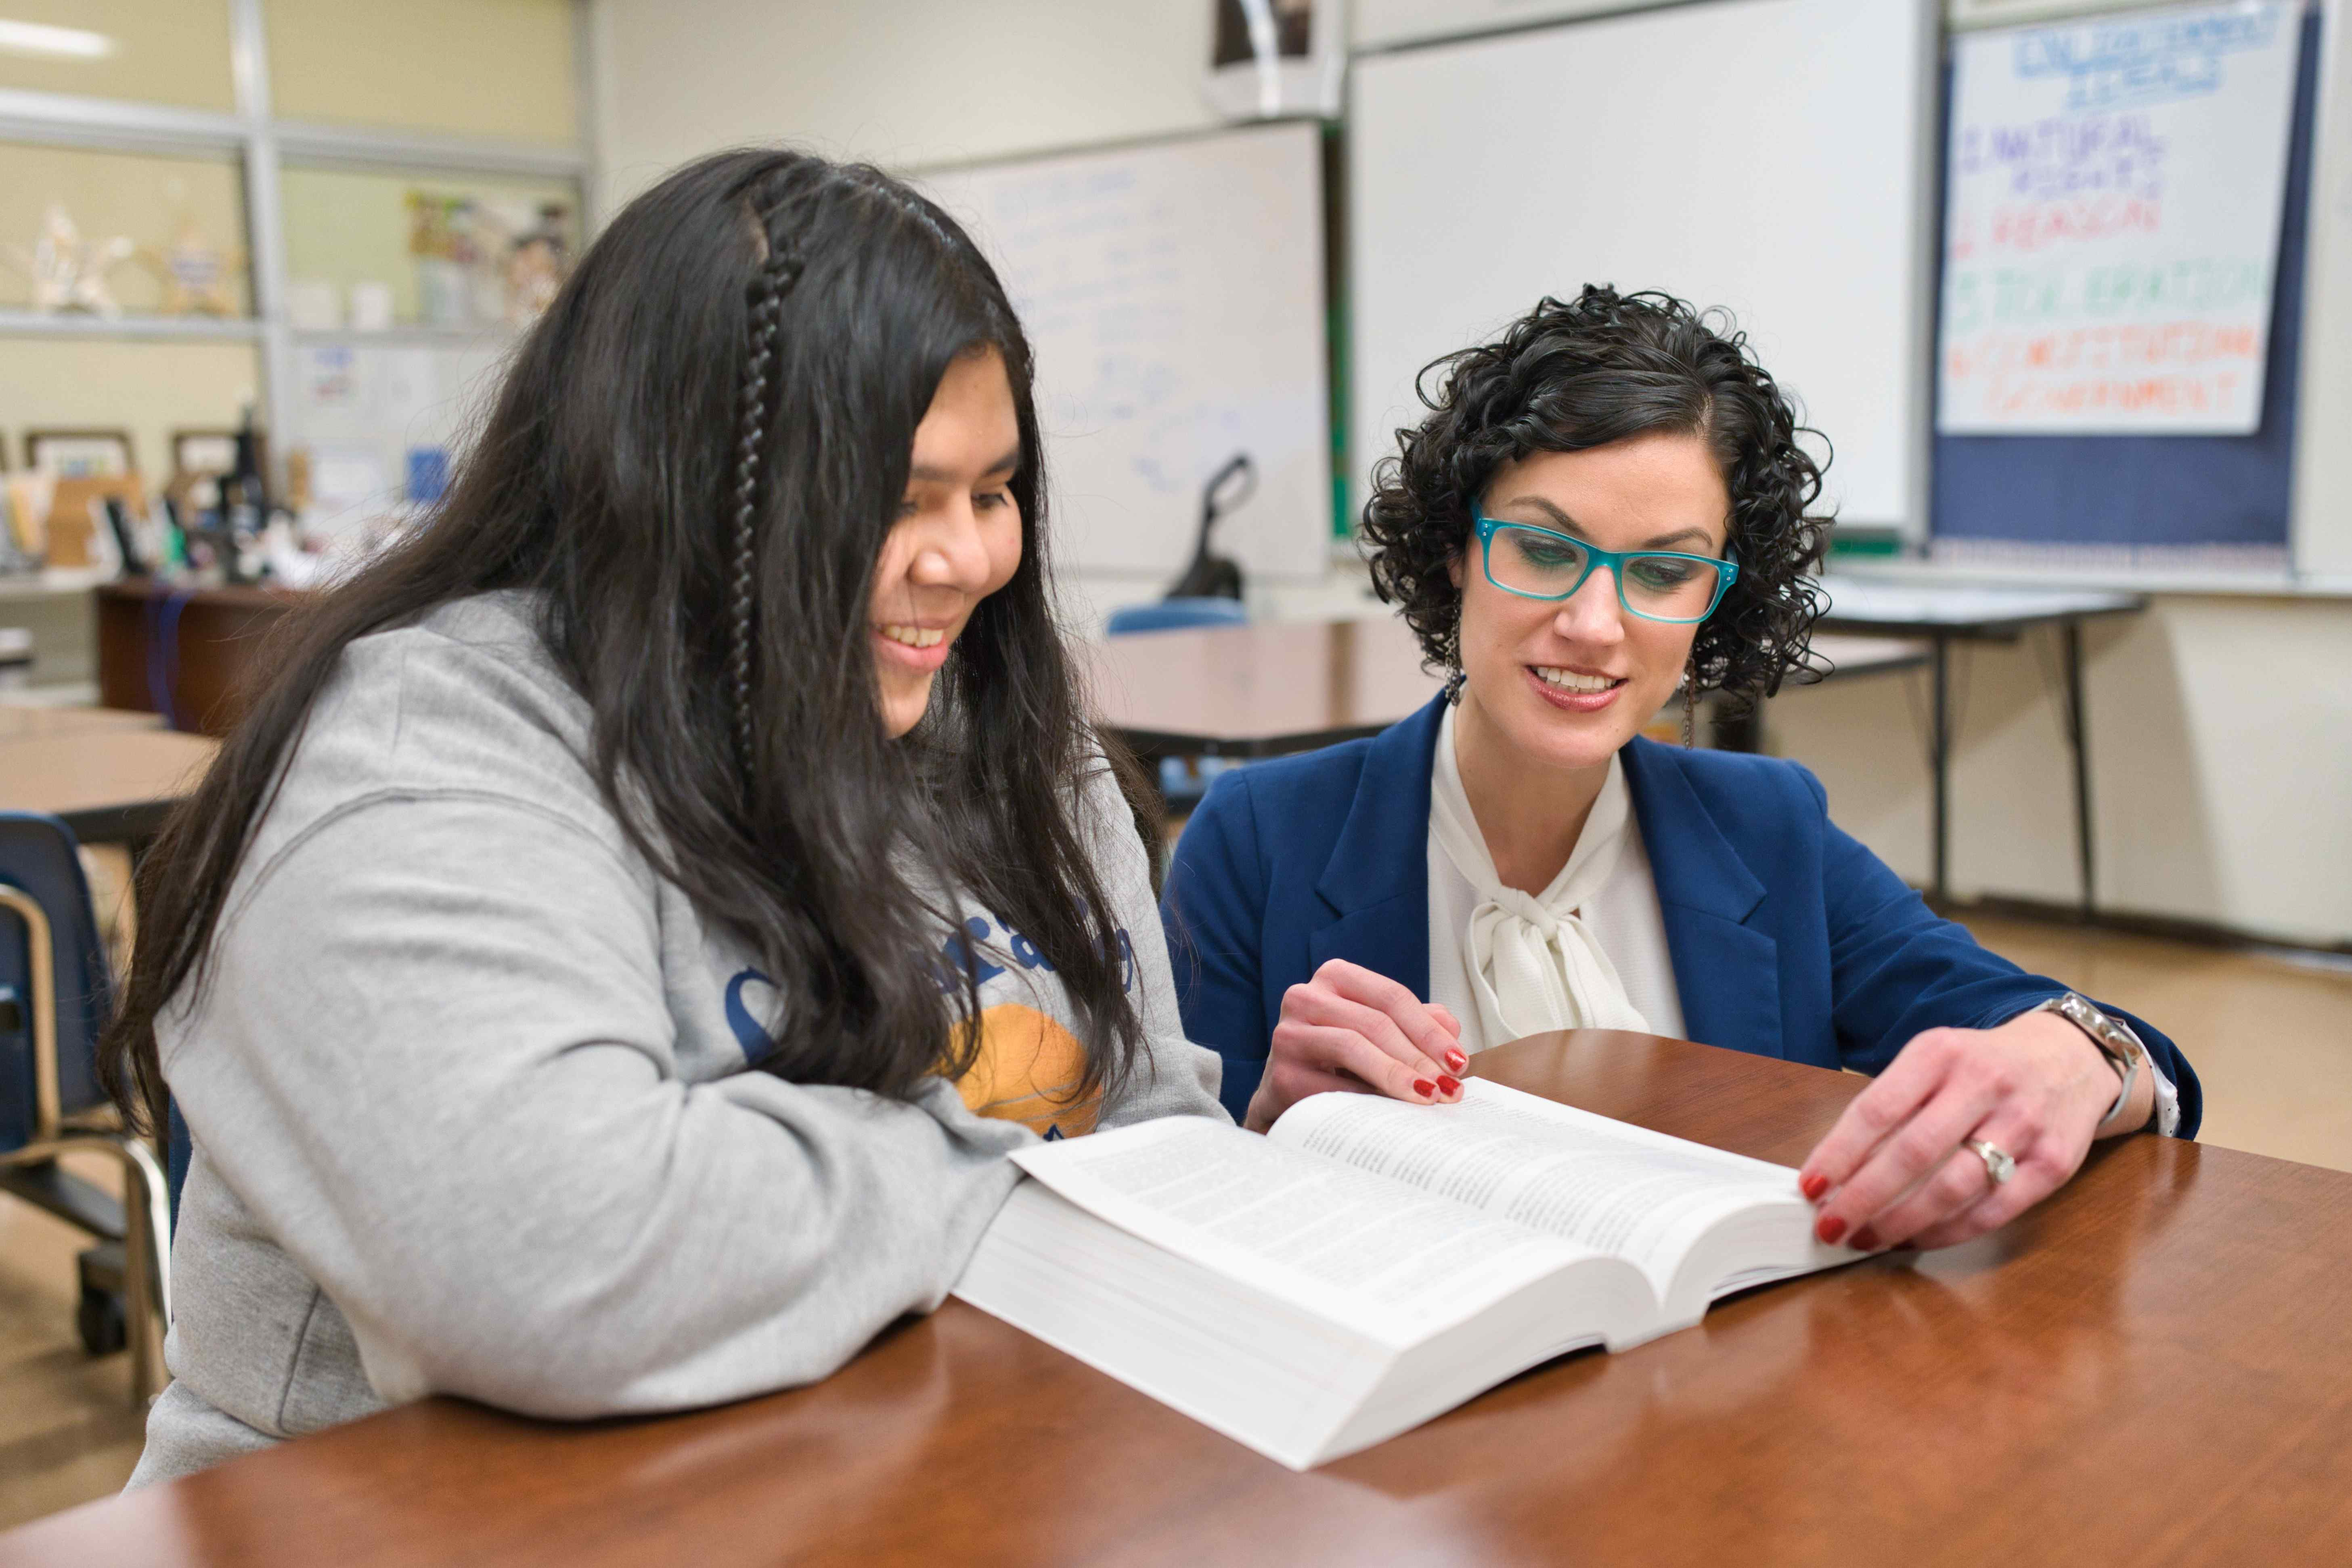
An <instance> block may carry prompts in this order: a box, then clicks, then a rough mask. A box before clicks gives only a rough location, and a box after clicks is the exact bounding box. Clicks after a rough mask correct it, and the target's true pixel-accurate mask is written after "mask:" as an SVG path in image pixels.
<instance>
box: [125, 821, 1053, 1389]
mask: <svg viewBox="0 0 2352 1568" xmlns="http://www.w3.org/2000/svg"><path fill="white" fill-rule="evenodd" d="M656 909H657V906H656V900H654V898H653V897H652V896H651V886H650V883H649V882H648V881H647V880H646V873H645V872H644V870H643V868H636V867H633V866H631V865H628V864H626V863H625V862H624V861H623V859H622V858H620V857H618V856H616V855H615V854H614V851H613V850H612V848H611V847H609V846H607V845H606V844H604V842H602V841H600V840H598V839H597V838H595V837H592V836H591V835H589V834H588V833H586V832H584V831H583V829H582V828H581V827H580V826H578V825H576V824H574V823H572V822H571V821H570V820H569V819H567V818H565V817H563V816H560V815H559V814H556V813H554V812H551V811H546V810H542V809H540V808H538V807H536V806H534V805H532V804H531V803H529V802H526V801H521V800H517V799H514V798H511V797H506V796H501V795H494V794H484V793H467V792H462V791H453V792H446V793H440V794H430V795H402V796H397V797H392V798H378V799H373V800H369V801H365V802H362V803H361V804H359V805H353V806H350V807H346V808H344V809H342V810H341V811H339V812H337V813H335V814H333V815H331V816H327V817H325V818H324V819H323V820H322V821H320V823H318V824H316V825H314V826H311V827H310V828H309V829H308V830H306V831H305V832H304V834H303V835H302V836H301V837H299V838H298V839H296V840H295V841H294V842H293V843H292V844H291V845H290V846H289V847H286V848H284V849H283V850H281V851H279V852H278V854H277V855H276V856H275V857H274V858H273V859H272V860H271V861H270V862H269V864H268V866H267V867H266V868H263V869H262V870H261V871H260V873H259V875H258V876H257V879H255V880H254V881H253V882H252V883H251V884H250V885H249V886H247V887H242V888H240V889H239V900H238V903H237V905H236V907H235V908H234V910H232V912H231V915H230V917H229V918H228V919H226V920H225V921H224V924H223V927H222V935H221V938H220V941H219V943H218V946H217V948H216V951H215V967H214V969H213V971H212V973H211V974H210V975H209V977H208V979H207V982H206V984H205V987H204V988H203V991H202V993H201V994H200V995H198V996H197V997H196V999H195V1002H194V1014H193V1015H192V1016H190V1018H189V1019H188V1023H187V1026H186V1027H185V1028H184V1029H180V1030H176V1031H175V1035H176V1037H177V1038H178V1040H179V1042H180V1044H179V1047H178V1048H177V1049H176V1050H175V1051H174V1052H173V1055H172V1056H171V1058H169V1059H168V1060H167V1061H166V1062H165V1063H164V1068H165V1075H166V1078H167V1079H168V1080H169V1082H170V1085H171V1088H172V1091H173V1095H174V1096H175V1097H176V1099H177V1100H178V1101H179V1103H180V1105H181V1106H182V1107H183V1109H184V1111H185V1113H186V1116H187V1119H188V1121H189V1122H190V1124H191V1125H192V1126H193V1127H194V1128H195V1129H196V1131H197V1136H198V1139H199V1141H200V1142H202V1144H203V1145H204V1147H205V1154H206V1157H207V1159H208V1160H210V1161H211V1162H212V1163H214V1165H215V1168H216V1170H217V1171H218V1173H219V1174H220V1176H221V1177H222V1179H223V1180H225V1181H226V1183H227V1184H228V1185H229V1187H230V1188H231V1190H232V1191H233V1192H234V1193H235V1194H236V1196H237V1197H238V1198H239V1199H240V1200H242V1202H243V1203H244V1204H245V1205H246V1206H247V1209H248V1210H250V1211H251V1213H252V1214H253V1215H254V1216H255V1218H256V1219H257V1221H258V1222H259V1223H260V1224H261V1225H262V1226H264V1227H265V1228H266V1229H267V1230H268V1233H269V1235H270V1237H271V1239H272V1240H273V1241H274V1242H275V1244H276V1245H277V1246H278V1247H280V1248H282V1249H283V1250H284V1251H285V1252H286V1253H287V1254H288V1255H289V1257H290V1258H292V1259H293V1260H294V1261H295V1262H296V1263H297V1264H298V1265H299V1267H300V1268H302V1269H303V1270H304V1272H305V1273H307V1274H308V1275H309V1276H310V1279H312V1280H314V1281H316V1282H317V1284H318V1285H319V1286H320V1289H323V1290H324V1291H325V1293H326V1294H327V1296H328V1297H329V1298H330V1299H331V1300H332V1301H333V1302H334V1303H335V1305H336V1306H337V1307H338V1308H339V1309H340V1310H341V1312H342V1313H343V1315H344V1316H345V1317H346V1318H347V1319H348V1320H349V1321H350V1323H351V1326H352V1331H353V1334H354V1336H355V1338H356V1340H357V1342H358V1345H359V1349H360V1352H361V1357H362V1363H363V1365H364V1367H365V1369H366V1372H367V1375H368V1379H369V1382H370V1383H371V1384H373V1386H374V1388H375V1389H376V1391H377V1392H378V1393H379V1394H382V1395H383V1397H384V1398H386V1399H388V1400H395V1401H396V1400H402V1399H406V1398H411V1397H415V1396H417V1395H421V1394H427V1393H436V1392H439V1393H450V1394H464V1395H467V1396H469V1397H473V1398H476V1399H480V1400H483V1401H486V1402H488V1403H489V1404H492V1405H500V1406H503V1407H505V1408H508V1409H510V1410H516V1411H520V1412H523V1413H525V1414H529V1415H546V1416H566V1417H579V1416H593V1415H608V1414H617V1413H625V1412H640V1411H656V1410H665V1409H673V1408H679V1407H684V1406H690V1405H706V1404H711V1403H715V1402H719V1401H725V1400H730V1399H735V1398H739V1397H741V1396H744V1395H748V1394H755V1393H760V1392H763V1391H766V1390H770V1389H774V1388H779V1387H783V1386H788V1385H791V1384H801V1383H807V1382H811V1381H814V1380H815V1379H818V1378H821V1377H823V1376H824V1375H825V1374H826V1373H829V1372H831V1371H833V1370H834V1369H835V1367H837V1366H839V1365H840V1364H841V1363H844V1362H845V1361H846V1360H848V1359H849V1357H850V1356H852V1355H854V1354H855V1353H856V1352H857V1350H858V1349H859V1348H860V1347H861V1346H863V1345H864V1344H865V1343H866V1341H867V1340H868V1339H869V1338H871V1337H872V1335H873V1334H874V1333H875V1332H876V1331H877V1330H879V1329H881V1328H883V1327H884V1326H886V1325H887V1324H888V1323H889V1322H891V1321H893V1320H894V1319H896V1318H898V1317H899V1316H900V1315H901V1314H904V1313H908V1312H912V1311H924V1310H929V1309H930V1308H932V1307H934V1306H936V1305H937V1304H938V1303H939V1301H940V1300H941V1299H942V1297H943V1296H944V1295H945V1294H946V1292H947V1290H948V1289H949V1288H950V1286H951V1285H952V1284H953V1282H954V1280H955V1279H956V1277H957V1275H958V1274H959V1273H960V1272H961V1268H962V1267H963V1264H964V1262H965V1260H966V1258H968V1257H969V1255H970V1253H971V1249H972V1247H974V1245H976V1243H977V1242H978V1240H979V1237H980V1235H981V1233H982V1230H983V1229H984V1228H985V1226H987V1224H988V1222H989V1220H990V1219H991V1218H992V1215H994V1213H995V1211H996V1209H997V1207H998V1205H1000V1204H1001V1202H1002V1201H1003V1197H1004V1195H1005V1194H1006V1193H1007V1192H1009V1191H1010V1190H1011V1188H1012V1185H1013V1183H1014V1181H1015V1180H1016V1179H1017V1176H1018V1173H1017V1172H1016V1171H1015V1170H1014V1168H1013V1166H1012V1165H1011V1164H1010V1163H1008V1162H1006V1161H1005V1160H1004V1159H1003V1158H1002V1155H1003V1152H1004V1151H1005V1150H1007V1149H1009V1148H1011V1147H1013V1146H1014V1145H1015V1144H1017V1143H1019V1142H1024V1140H1025V1137H1026V1134H1025V1133H1024V1132H1023V1131H1022V1130H1021V1129H1019V1128H1017V1127H1013V1126H1010V1125H1006V1124H995V1123H986V1122H982V1121H978V1120H977V1119H974V1118H971V1117H968V1116H965V1115H963V1114H961V1106H960V1103H959V1102H958V1100H957V1097H956V1094H955V1091H954V1089H952V1088H951V1087H950V1086H948V1085H947V1084H945V1083H933V1084H930V1085H928V1086H927V1087H926V1088H925V1089H924V1090H923V1092H922V1093H921V1094H920V1095H919V1096H918V1097H917V1098H916V1099H915V1100H914V1101H912V1102H911V1103H908V1102H898V1101H892V1100H884V1099H880V1098H877V1097H875V1096H872V1095H868V1094H866V1093H863V1092H860V1091H857V1090H853V1089H838V1088H827V1087H807V1086H801V1085H794V1084H791V1083H786V1082H784V1081H782V1080H781V1079H776V1078H774V1077H772V1076H770V1075H767V1074H763V1073H757V1072H743V1073H739V1074H736V1075H734V1076H732V1077H729V1078H724V1079H719V1080H716V1081H711V1082H701V1083H694V1084H688V1083H686V1082H682V1081H681V1080H680V1079H679V1077H678V1075H677V1070H676V1055H675V1051H674V1034H673V1026H672V1023H671V1020H670V1016H669V1014H668V1012H667V1007H666V1005H665V1000H664V990H663V974H662V970H661V963H660V952H661V936H662V933H661V932H660V931H659V930H658V929H657V928H658V924H659V916H658V914H657V912H656Z"/></svg>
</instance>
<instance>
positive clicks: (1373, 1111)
mask: <svg viewBox="0 0 2352 1568" xmlns="http://www.w3.org/2000/svg"><path fill="white" fill-rule="evenodd" d="M1267 1137H1268V1139H1269V1140H1270V1141H1272V1142H1276V1143H1277V1144H1280V1145H1282V1146H1284V1147H1286V1148H1292V1149H1298V1150H1303V1151H1307V1152H1313V1153H1318V1154H1323V1155H1327V1156H1328V1157H1330V1158H1332V1159H1336V1160H1344V1161H1346V1162H1347V1163H1349V1164H1351V1165H1354V1166H1356V1167H1357V1168H1358V1169H1360V1170H1362V1171H1364V1172H1366V1173H1370V1174H1373V1175H1378V1176H1384V1177H1387V1178H1389V1179H1391V1180H1393V1181H1398V1182H1403V1183H1407V1184H1411V1185H1412V1186H1413V1187H1415V1188H1417V1189H1420V1190H1422V1191H1425V1192H1429V1193H1433V1194H1443V1195H1444V1196H1446V1197H1449V1198H1453V1199H1454V1200H1456V1201H1457V1202H1461V1203H1465V1204H1468V1205H1473V1206H1475V1207H1476V1208H1479V1209H1482V1210H1485V1211H1486V1212H1487V1213H1489V1214H1492V1215H1497V1216H1499V1217H1502V1218H1506V1219H1509V1220H1512V1221H1514V1222H1516V1223H1517V1224H1520V1225H1524V1226H1528V1227H1530V1228H1532V1229H1536V1230H1541V1231H1545V1232H1548V1233H1549V1234H1551V1235H1553V1236H1558V1237H1564V1238H1567V1239H1570V1240H1573V1241H1576V1242H1580V1243H1581V1244H1583V1245H1584V1246H1587V1247H1592V1248H1594V1249H1595V1250H1597V1251H1601V1252H1609V1253H1614V1254H1616V1255H1617V1256H1618V1257H1621V1258H1627V1259H1629V1260H1630V1261H1632V1262H1633V1263H1634V1264H1635V1265H1636V1266H1637V1267H1639V1268H1641V1269H1642V1271H1643V1273H1644V1274H1646V1275H1647V1276H1648V1277H1649V1279H1650V1282H1651V1284H1652V1286H1653V1287H1654V1289H1656V1290H1657V1292H1658V1294H1659V1296H1660V1297H1661V1298H1662V1299H1663V1298H1664V1296H1665V1294H1666V1292H1667V1289H1668V1288H1669V1286H1670V1285H1671V1284H1672V1282H1673V1280H1674V1277H1675V1268H1677V1267H1678V1266H1679V1264H1680V1263H1681V1261H1682V1258H1683V1256H1684V1254H1685V1252H1686V1251H1687V1250H1688V1249H1689V1247H1690V1246H1691V1244H1692V1243H1693V1242H1695V1241H1696V1239H1697V1238H1698V1237H1700V1235H1701V1234H1702V1233H1704V1232H1705V1231H1706V1229H1707V1227H1708V1226H1712V1225H1714V1224H1716V1223H1717V1221H1719V1220H1721V1219H1723V1218H1725V1217H1727V1216H1728V1215H1733V1214H1737V1213H1738V1212H1739V1211H1741V1210H1743V1209H1747V1208H1749V1207H1752V1206H1754V1205H1758V1204H1759V1203H1765V1204H1771V1203H1778V1202H1781V1201H1783V1200H1786V1199H1789V1198H1791V1197H1800V1196H1801V1194H1799V1193H1798V1189H1797V1173H1796V1172H1794V1171H1792V1170H1790V1169H1789V1168H1788V1167H1786V1166H1783V1165H1773V1164H1769V1163H1766V1162H1764V1161H1761V1160H1750V1159H1748V1158H1747V1157H1746V1156H1744V1155H1739V1154H1731V1153H1727V1152H1724V1151H1722V1150H1719V1149H1710V1148H1707V1147H1706V1145H1704V1144H1699V1143H1691V1142H1685V1141H1684V1140H1682V1139H1679V1138H1670V1137H1667V1136H1666V1135H1665V1134H1664V1133H1659V1132H1652V1131H1648V1130H1647V1129H1645V1128H1639V1127H1633V1126H1630V1125H1628V1124H1626V1123H1624V1122H1621V1121H1611V1120H1610V1119H1609V1118H1607V1117H1604V1116H1595V1115H1592V1114H1591V1112H1589V1111H1580V1110H1575V1109H1573V1108H1571V1107H1569V1106H1564V1105H1559V1104H1556V1103H1554V1102H1553V1101H1550V1100H1541V1099H1538V1097H1536V1096H1534V1095H1528V1094H1521V1093H1520V1092H1518V1091H1517V1090H1516V1089H1506V1088H1504V1087H1503V1086H1501V1085H1500V1084H1493V1083H1487V1082H1484V1081H1482V1080H1480V1079H1471V1080H1470V1081H1469V1082H1468V1083H1466V1084H1465V1085H1464V1086H1463V1095H1462V1100H1461V1101H1460V1102H1459V1103H1458V1104H1454V1105H1407V1104H1405V1103H1403V1102H1402V1101H1400V1100H1387V1099H1383V1098H1381V1097H1379V1096H1375V1095H1369V1094H1318V1095H1315V1096H1313V1097H1311V1098H1309V1099H1307V1100H1300V1101H1299V1102H1298V1103H1297V1105H1294V1106H1292V1107H1291V1108H1290V1110H1288V1111H1286V1113H1284V1115H1283V1117H1282V1119H1281V1120H1280V1121H1276V1123H1275V1125H1274V1129H1273V1131H1271V1132H1269V1133H1268V1134H1267Z"/></svg>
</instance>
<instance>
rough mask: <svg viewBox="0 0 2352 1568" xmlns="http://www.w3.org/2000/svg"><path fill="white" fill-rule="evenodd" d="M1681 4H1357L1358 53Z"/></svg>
mask: <svg viewBox="0 0 2352 1568" xmlns="http://www.w3.org/2000/svg"><path fill="white" fill-rule="evenodd" d="M1682 3H1683V0H1356V38H1355V47H1357V48H1359V49H1387V48H1394V47H1396V46H1398V45H1399V44H1426V43H1433V42H1435V41H1436V40H1437V39H1439V38H1462V37H1470V36H1471V35H1472V34H1475V33H1497V32H1501V31H1503V30H1505V29H1507V28H1511V27H1526V26H1534V25H1536V24H1538V23H1541V22H1559V21H1564V20H1566V19H1567V18H1569V17H1570V16H1598V15H1600V14H1601V13H1602V12H1604V11H1638V10H1641V9H1643V7H1644V6H1650V5H1680V4H1682Z"/></svg>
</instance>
